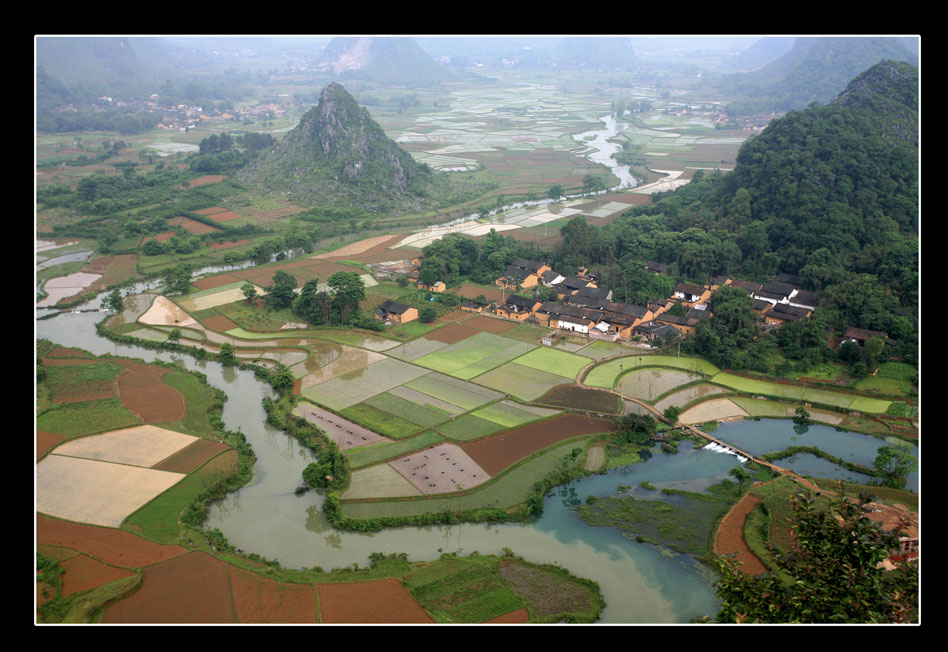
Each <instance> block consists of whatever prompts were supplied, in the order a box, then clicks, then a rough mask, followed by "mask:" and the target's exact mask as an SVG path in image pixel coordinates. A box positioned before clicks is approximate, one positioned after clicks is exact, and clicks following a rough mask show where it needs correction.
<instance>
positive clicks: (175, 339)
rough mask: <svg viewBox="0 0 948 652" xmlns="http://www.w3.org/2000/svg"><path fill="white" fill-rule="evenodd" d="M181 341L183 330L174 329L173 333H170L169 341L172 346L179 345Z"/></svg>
mask: <svg viewBox="0 0 948 652" xmlns="http://www.w3.org/2000/svg"><path fill="white" fill-rule="evenodd" d="M180 339H181V329H180V328H172V329H171V332H169V333H168V341H169V342H171V343H172V344H177V343H178V340H180Z"/></svg>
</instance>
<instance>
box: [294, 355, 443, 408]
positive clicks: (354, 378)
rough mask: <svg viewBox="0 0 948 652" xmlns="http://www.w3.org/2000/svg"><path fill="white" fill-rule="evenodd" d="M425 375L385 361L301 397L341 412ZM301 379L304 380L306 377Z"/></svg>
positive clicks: (307, 390) (311, 389)
mask: <svg viewBox="0 0 948 652" xmlns="http://www.w3.org/2000/svg"><path fill="white" fill-rule="evenodd" d="M426 373H428V372H426V371H425V370H424V369H422V368H421V367H416V366H415V365H413V364H409V363H407V362H402V361H401V360H395V359H394V358H385V359H384V360H380V361H379V362H375V363H373V364H370V365H368V366H366V367H364V368H362V369H356V370H355V371H350V372H348V373H345V374H342V375H341V376H339V377H337V378H333V379H332V380H328V381H326V382H324V383H320V384H319V385H315V386H312V387H309V388H305V389H302V390H301V391H300V394H302V395H303V396H305V397H306V398H308V399H310V400H312V401H315V402H317V403H320V404H322V405H325V406H327V407H329V408H332V409H333V410H342V409H345V408H347V407H349V406H350V405H355V404H356V403H361V402H362V401H364V400H366V399H367V398H370V397H372V396H375V395H376V394H381V393H382V392H386V391H388V390H390V389H392V388H393V387H398V386H399V385H402V384H405V383H407V382H408V381H411V380H413V379H416V378H418V377H419V376H423V375H424V374H426ZM303 380H304V381H305V378H304V379H303Z"/></svg>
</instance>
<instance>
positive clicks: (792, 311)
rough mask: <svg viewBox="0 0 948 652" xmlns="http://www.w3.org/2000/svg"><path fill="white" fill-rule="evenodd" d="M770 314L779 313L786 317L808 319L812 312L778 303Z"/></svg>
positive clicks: (807, 309)
mask: <svg viewBox="0 0 948 652" xmlns="http://www.w3.org/2000/svg"><path fill="white" fill-rule="evenodd" d="M770 312H771V314H772V313H775V312H777V313H781V314H784V315H794V316H795V317H806V316H807V315H809V314H810V312H811V310H810V309H809V308H800V307H798V306H791V305H790V304H789V303H778V304H777V305H775V306H774V307H773V310H771V311H770Z"/></svg>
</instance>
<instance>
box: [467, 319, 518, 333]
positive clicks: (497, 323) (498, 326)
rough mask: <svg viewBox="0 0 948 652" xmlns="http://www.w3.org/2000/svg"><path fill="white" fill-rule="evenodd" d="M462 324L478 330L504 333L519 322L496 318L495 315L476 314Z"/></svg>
mask: <svg viewBox="0 0 948 652" xmlns="http://www.w3.org/2000/svg"><path fill="white" fill-rule="evenodd" d="M464 325H465V326H467V327H468V328H476V329H477V330H479V331H487V332H488V333H506V332H507V331H509V330H510V329H511V328H516V327H517V326H518V325H519V324H518V323H517V322H515V321H506V320H504V319H497V318H496V317H485V316H484V315H478V316H477V317H473V318H472V319H468V320H467V321H466V322H464Z"/></svg>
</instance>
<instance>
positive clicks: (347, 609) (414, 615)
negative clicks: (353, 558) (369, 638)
mask: <svg viewBox="0 0 948 652" xmlns="http://www.w3.org/2000/svg"><path fill="white" fill-rule="evenodd" d="M316 592H317V593H318V594H319V614H320V617H321V621H322V622H324V623H432V622H434V621H433V620H432V619H431V617H430V616H429V615H428V614H427V613H426V612H425V610H424V609H422V608H421V607H420V606H419V605H418V603H417V602H415V599H414V598H412V597H411V595H410V594H409V593H408V591H406V590H405V587H403V586H402V585H401V583H400V582H399V581H398V580H396V579H387V580H378V581H375V582H359V583H356V584H317V585H316Z"/></svg>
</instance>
